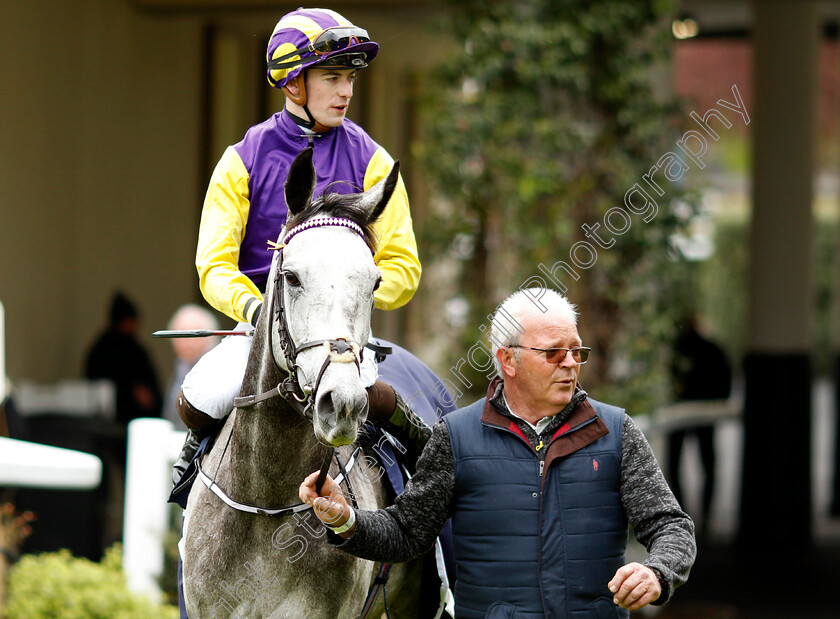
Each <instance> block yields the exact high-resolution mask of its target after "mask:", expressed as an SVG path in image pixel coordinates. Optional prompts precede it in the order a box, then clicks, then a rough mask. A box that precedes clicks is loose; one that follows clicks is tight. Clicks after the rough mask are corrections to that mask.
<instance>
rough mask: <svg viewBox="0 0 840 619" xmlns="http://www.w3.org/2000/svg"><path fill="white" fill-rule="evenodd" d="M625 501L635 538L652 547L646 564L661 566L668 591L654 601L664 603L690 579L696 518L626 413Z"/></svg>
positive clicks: (622, 499) (624, 504)
mask: <svg viewBox="0 0 840 619" xmlns="http://www.w3.org/2000/svg"><path fill="white" fill-rule="evenodd" d="M621 501H622V504H623V506H624V512H625V514H627V519H628V521H629V522H630V524H631V525H632V527H633V530H634V532H635V534H636V539H638V540H639V542H640V543H641V544H642V545H643V546H644V547H645V548H646V549H647V551H648V557H647V559H646V560H645V561H644V564H645V565H646V566H648V567H650V568H655V569H657V570H658V571H659V572H660V574H662V577H663V578H664V579H665V581H666V582H667V584H668V586H667V591H663V594H662V596H660V598H659V599H658V600H657V601H656V602H654V604H656V605H660V604H664V603H665V602H667V601H668V600H669V599H670V598H671V594H673V592H674V589H676V588H677V587H679V586H680V585H682V584H683V583H685V581H686V580H687V579H688V573H689V571H690V570H691V566H692V565H693V564H694V558H695V556H696V555H697V545H696V542H695V539H694V522H692V520H691V518H690V517H689V516H688V514H686V513H685V512H684V511H683V510H682V509H681V508H680V505H679V503H677V500H676V499H675V498H674V494H673V492H671V488H670V487H669V486H668V482H666V481H665V476H664V475H663V474H662V470H661V469H660V468H659V464H658V463H657V462H656V457H655V456H654V454H653V450H652V449H651V447H650V444H649V443H648V441H647V439H646V438H645V436H644V434H642V431H641V430H639V427H638V426H637V425H636V423H635V422H634V421H633V420H632V419H631V418H630V417H629V416H628V415H625V417H624V437H623V441H622V463H621Z"/></svg>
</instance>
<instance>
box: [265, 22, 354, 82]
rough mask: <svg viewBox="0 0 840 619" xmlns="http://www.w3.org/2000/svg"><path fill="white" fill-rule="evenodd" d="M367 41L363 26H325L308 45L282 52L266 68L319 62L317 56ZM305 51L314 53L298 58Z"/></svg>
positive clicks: (289, 66)
mask: <svg viewBox="0 0 840 619" xmlns="http://www.w3.org/2000/svg"><path fill="white" fill-rule="evenodd" d="M369 41H370V37H369V36H368V33H367V30H365V29H363V28H357V27H355V26H335V27H333V28H327V29H326V30H324V31H323V32H322V33H321V34H319V35H318V37H317V38H316V39H315V40H314V41H313V42H312V43H310V44H309V45H306V46H305V47H299V48H298V49H296V50H295V51H293V52H289V53H288V54H284V55H282V56H279V57H277V58H274V59H273V60H271V61H270V62H269V63H268V70H269V71H274V70H276V69H289V68H291V67H296V66H299V65H302V64H304V65H305V64H312V63H313V62H319V61H320V58H318V56H325V55H327V54H333V53H335V52H340V51H341V50H343V49H347V48H348V47H350V46H352V45H358V44H359V43H367V42H369ZM305 52H311V53H313V54H315V56H314V57H312V56H310V57H309V58H300V57H299V56H300V55H301V54H303V53H305ZM290 58H295V60H289V59H290Z"/></svg>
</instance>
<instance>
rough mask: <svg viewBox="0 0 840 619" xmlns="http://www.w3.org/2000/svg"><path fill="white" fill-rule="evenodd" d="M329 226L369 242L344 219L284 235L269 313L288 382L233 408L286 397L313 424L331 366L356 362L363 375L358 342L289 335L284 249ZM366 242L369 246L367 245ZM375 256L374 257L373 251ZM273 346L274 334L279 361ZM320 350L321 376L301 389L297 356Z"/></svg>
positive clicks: (315, 222) (316, 222)
mask: <svg viewBox="0 0 840 619" xmlns="http://www.w3.org/2000/svg"><path fill="white" fill-rule="evenodd" d="M325 226H338V227H342V228H347V229H348V230H352V231H353V232H355V233H356V234H358V235H359V236H360V237H362V239H365V234H364V232H363V231H362V229H361V227H360V226H359V225H358V224H357V223H356V222H354V221H351V220H350V219H346V218H344V217H316V218H314V219H310V220H307V221H305V222H303V223H302V224H299V225H297V226H295V227H294V228H292V229H290V230H289V231H287V232H285V233H284V234H282V235H281V236H280V241H279V242H278V243H276V244H275V243H272V244H271V245H272V249H275V250H276V251H277V252H278V256H277V260H278V264H277V265H276V266H273V268H274V270H275V274H274V285H273V294H272V296H271V300H270V303H271V306H270V308H269V311H270V312H272V313H273V317H274V320H273V324H275V325H276V326H277V328H276V334H277V335H278V337H279V340H280V347H281V348H282V352H283V357H284V359H285V361H286V370H287V376H286V378H285V379H284V380H282V381H280V383H278V385H277V386H276V387H274V388H273V389H271V390H269V391H266V392H264V393H260V394H255V395H247V396H241V397H238V398H236V399H235V400H234V401H233V404H234V406H236V407H237V408H247V407H249V406H252V405H254V404H256V403H258V402H263V401H265V400H268V399H270V398H273V397H276V396H282V397H284V398H285V399H286V400H288V401H289V402H290V403H291V404H292V406H294V407H295V408H296V409H297V410H298V411H299V412H300V413H301V414H302V415H303V416H304V417H306V418H307V419H309V420H310V421H312V419H313V411H312V408H313V406H314V402H315V398H314V394H316V393H317V391H318V387H319V386H320V384H321V378H322V377H323V376H324V372H326V370H327V368H328V367H329V365H330V363H332V362H338V363H349V362H351V361H352V362H353V363H355V364H356V369H357V370H358V371H359V372H361V365H360V364H361V361H362V358H363V355H364V351H363V347H362V346H360V345H359V343H358V342H355V341H348V340H347V339H346V338H335V339H321V340H309V341H307V342H302V343H300V344H296V343H295V342H294V341H293V340H292V337H291V335H290V331H289V323H288V320H287V318H286V316H287V312H286V305H285V294H284V292H285V286H286V278H287V272H286V271H285V270H284V269H283V248H284V247H285V246H286V245H287V244H288V243H289V241H290V240H291V239H292V238H294V237H295V236H297V235H298V234H300V233H301V232H305V231H306V230H312V229H314V228H323V227H325ZM365 242H366V243H367V241H365ZM371 253H373V250H372V249H371ZM273 342H274V333H272V334H271V337H269V350H270V352H271V355H272V358H276V357H275V356H274V350H273V346H274V344H273ZM316 346H324V347H325V349H326V352H327V354H326V356H325V358H324V363H323V364H322V365H321V369H320V371H319V372H318V376H317V378H316V379H315V384H314V385H312V384H310V383H307V382H304V384H303V385H301V384H300V380H299V376H298V375H299V373H303V370H302V368H301V367H300V366H299V365H298V363H297V356H298V355H299V354H300V353H301V352H303V351H304V350H307V349H309V348H315V347H316Z"/></svg>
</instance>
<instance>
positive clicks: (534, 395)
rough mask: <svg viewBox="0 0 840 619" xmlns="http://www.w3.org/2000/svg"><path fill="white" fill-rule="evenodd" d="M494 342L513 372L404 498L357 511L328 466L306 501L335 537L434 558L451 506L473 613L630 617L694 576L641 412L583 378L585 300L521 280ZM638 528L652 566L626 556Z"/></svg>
mask: <svg viewBox="0 0 840 619" xmlns="http://www.w3.org/2000/svg"><path fill="white" fill-rule="evenodd" d="M491 340H492V341H493V343H494V348H495V351H494V352H495V362H496V369H497V370H498V373H499V376H497V377H496V378H495V379H494V380H493V381H492V382H491V383H490V387H489V389H488V392H487V397H486V398H484V399H482V400H480V401H478V402H476V403H474V404H472V405H470V406H467V407H466V408H463V409H460V410H458V411H455V412H453V413H450V414H449V415H447V416H446V417H444V418H443V419H442V420H440V421H439V422H438V423H437V424H436V425H435V427H434V433H433V435H432V438H431V439H430V441H429V443H428V444H427V446H426V448H425V450H424V451H423V454H422V455H421V457H420V460H419V461H418V464H417V474H416V475H415V477H414V478H413V479H412V480H411V481H410V482H409V484H408V485H407V487H406V489H405V492H404V493H403V494H402V495H400V496H399V497H398V498H397V501H396V504H395V505H394V506H392V507H389V508H387V509H384V510H379V511H376V512H365V511H353V510H352V509H351V508H350V507H349V505H348V504H347V502H346V501H345V500H344V497H343V496H341V493H340V491H337V488H336V487H335V486H334V484H333V483H332V481H331V480H327V483H326V484H325V485H324V488H323V489H322V494H321V495H320V496H319V495H318V493H316V491H315V477H316V475H317V474H313V475H311V476H309V477H308V478H307V479H306V480H304V482H303V484H302V485H301V488H300V494H301V499H302V500H304V501H306V502H308V503H310V504H311V505H313V507H314V508H315V513H316V514H317V515H318V517H319V518H321V520H322V521H323V522H324V523H325V524H327V525H328V528H330V529H331V530H332V531H333V532H334V533H335V534H336V535H330V540H331V543H334V544H337V545H339V547H340V548H342V549H343V550H346V551H347V552H350V553H352V554H354V555H357V556H360V557H363V558H367V559H373V560H379V561H390V562H398V561H406V560H408V559H409V558H411V557H414V556H416V555H419V554H420V553H422V552H423V551H425V550H426V549H428V548H429V547H430V545H431V544H432V543H433V541H434V539H435V536H436V535H437V533H438V531H439V530H440V528H441V527H442V526H443V524H444V523H445V521H446V519H447V518H450V517H451V518H452V522H453V534H454V547H455V560H456V565H457V582H456V586H455V608H456V614H457V616H458V619H464V618H467V619H470V618H480V617H512V618H524V617H547V618H548V617H550V618H560V617H563V618H568V617H580V618H590V617H627V616H629V612H628V611H629V610H636V609H639V608H642V607H643V606H646V605H647V604H651V603H653V604H664V603H665V602H666V601H667V600H668V599H669V598H670V596H671V594H672V593H673V591H674V589H676V588H677V587H678V586H680V585H681V584H683V583H684V582H685V581H686V579H687V578H688V573H689V570H690V568H691V565H692V564H693V562H694V557H695V554H696V544H695V539H694V524H693V523H692V521H691V519H690V518H689V517H688V515H686V514H685V512H683V510H682V509H681V508H680V506H679V504H678V503H677V501H676V499H675V498H674V496H673V494H672V493H671V491H670V489H669V488H668V485H667V483H666V482H665V479H664V477H663V475H662V472H661V471H660V469H659V466H658V465H657V463H656V460H655V458H654V455H653V453H652V451H651V449H650V446H649V444H648V442H647V441H646V440H645V438H644V436H643V435H642V433H641V431H640V430H639V429H638V428H637V426H636V425H635V423H634V422H633V420H632V419H631V418H630V417H629V416H628V415H627V414H625V412H624V411H623V410H622V409H620V408H616V407H614V406H610V405H608V404H603V403H601V402H597V401H596V400H593V399H591V398H589V396H588V395H587V393H586V392H585V391H583V390H582V389H581V388H580V386H579V385H578V374H579V372H580V368H581V365H583V364H584V363H585V362H586V360H587V359H588V357H589V349H588V348H586V347H584V346H583V345H582V344H583V343H582V342H581V339H580V336H579V335H578V330H577V312H576V311H575V308H574V306H573V305H571V304H570V303H569V302H568V300H566V298H565V297H563V296H561V295H560V294H558V293H556V292H555V291H552V290H546V289H528V290H521V291H518V292H517V293H515V294H513V295H511V296H510V297H509V298H508V299H507V300H506V301H505V302H504V303H503V304H502V305H501V306H500V307H499V309H498V310H497V312H496V315H495V316H494V319H493V325H492V335H491ZM331 490H332V491H331ZM628 524H629V525H632V527H633V530H634V532H635V535H636V537H637V538H638V540H639V541H640V542H641V543H642V544H644V546H645V547H646V548H647V551H648V556H647V558H646V559H645V560H644V561H643V562H642V563H625V559H624V552H625V548H626V544H627V534H628ZM616 606H618V607H619V608H616Z"/></svg>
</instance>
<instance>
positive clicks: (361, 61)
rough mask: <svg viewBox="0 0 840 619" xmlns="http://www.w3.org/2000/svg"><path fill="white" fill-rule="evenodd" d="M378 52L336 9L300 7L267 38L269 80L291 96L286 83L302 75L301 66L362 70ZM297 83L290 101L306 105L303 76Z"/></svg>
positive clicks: (372, 43)
mask: <svg viewBox="0 0 840 619" xmlns="http://www.w3.org/2000/svg"><path fill="white" fill-rule="evenodd" d="M378 51H379V45H378V44H377V43H376V42H375V41H371V40H370V37H369V36H368V33H367V31H366V30H364V29H362V28H359V27H357V26H354V25H353V24H352V23H350V22H349V21H348V20H347V19H345V18H344V17H342V16H341V15H339V14H338V13H336V12H335V11H331V10H329V9H304V8H300V9H297V10H296V11H292V12H291V13H288V14H286V15H284V16H283V17H282V18H281V19H280V21H279V22H277V25H276V26H275V27H274V32H273V33H272V34H271V39H269V41H268V50H267V52H266V61H267V63H268V70H267V74H268V83H269V84H271V86H273V87H274V88H282V89H283V90H284V92H285V93H286V96H289V97H290V93H289V91H288V90H287V89H286V84H288V83H289V82H291V81H292V80H294V79H297V78H298V76H301V77H302V72H303V69H305V68H309V67H313V66H317V67H318V68H319V69H363V68H365V67H366V66H368V64H369V63H370V62H371V61H372V60H373V59H374V58H375V57H376V54H377V52H378ZM298 84H299V88H298V91H299V92H300V95H299V96H298V97H296V98H292V101H294V102H295V103H297V104H298V105H304V106H305V105H306V88H305V87H304V84H303V79H300V80H298Z"/></svg>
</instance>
